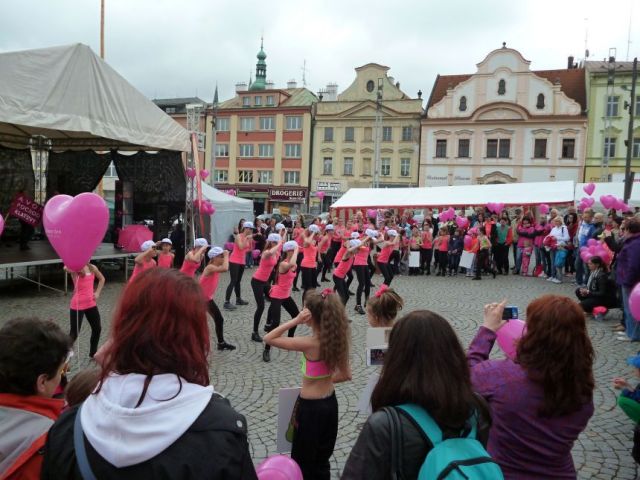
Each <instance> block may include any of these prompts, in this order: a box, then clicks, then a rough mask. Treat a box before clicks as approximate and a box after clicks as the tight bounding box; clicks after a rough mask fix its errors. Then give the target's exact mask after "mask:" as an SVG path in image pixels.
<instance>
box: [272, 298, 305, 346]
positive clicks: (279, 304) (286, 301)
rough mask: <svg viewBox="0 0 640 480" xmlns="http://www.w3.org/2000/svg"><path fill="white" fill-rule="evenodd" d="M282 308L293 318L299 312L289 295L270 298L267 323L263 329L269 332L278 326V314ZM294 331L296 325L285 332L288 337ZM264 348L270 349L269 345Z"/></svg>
mask: <svg viewBox="0 0 640 480" xmlns="http://www.w3.org/2000/svg"><path fill="white" fill-rule="evenodd" d="M282 308H284V309H285V310H286V311H287V313H288V314H289V315H291V318H295V317H297V316H298V314H299V313H300V310H298V306H297V305H296V302H294V301H293V299H292V298H291V297H287V298H272V299H271V305H269V311H268V312H267V325H266V328H265V330H267V331H268V332H270V331H271V330H273V329H274V328H277V327H278V326H280V314H281V313H282ZM295 333H296V327H293V328H292V329H291V330H289V333H288V334H287V336H288V337H293V335H294V334H295ZM264 349H265V350H271V345H265V347H264Z"/></svg>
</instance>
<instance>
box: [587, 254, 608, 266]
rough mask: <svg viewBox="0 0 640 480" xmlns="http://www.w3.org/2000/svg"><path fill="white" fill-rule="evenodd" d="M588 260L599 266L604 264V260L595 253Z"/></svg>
mask: <svg viewBox="0 0 640 480" xmlns="http://www.w3.org/2000/svg"><path fill="white" fill-rule="evenodd" d="M589 261H590V262H591V263H593V264H594V265H597V266H599V267H602V266H604V262H603V261H602V258H600V257H598V256H597V255H594V256H593V257H591V258H590V259H589Z"/></svg>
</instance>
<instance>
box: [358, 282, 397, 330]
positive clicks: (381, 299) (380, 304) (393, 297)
mask: <svg viewBox="0 0 640 480" xmlns="http://www.w3.org/2000/svg"><path fill="white" fill-rule="evenodd" d="M402 307H404V302H403V300H402V297H401V296H400V295H398V293H397V292H396V291H395V290H394V289H393V288H388V289H386V290H385V291H383V292H381V293H380V295H378V294H375V295H374V296H373V297H372V298H370V299H369V300H367V310H369V311H370V312H371V314H372V315H373V316H374V317H376V318H377V319H378V320H379V321H380V323H381V324H382V326H383V327H390V326H391V325H392V324H393V321H394V320H395V319H396V316H397V315H398V311H399V310H402Z"/></svg>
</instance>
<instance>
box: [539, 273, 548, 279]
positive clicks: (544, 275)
mask: <svg viewBox="0 0 640 480" xmlns="http://www.w3.org/2000/svg"><path fill="white" fill-rule="evenodd" d="M538 278H548V277H547V274H546V273H544V272H542V273H541V274H540V275H538Z"/></svg>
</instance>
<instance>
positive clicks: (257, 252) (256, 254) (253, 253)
mask: <svg viewBox="0 0 640 480" xmlns="http://www.w3.org/2000/svg"><path fill="white" fill-rule="evenodd" d="M260 253H261V252H260V250H258V249H257V248H256V249H255V250H254V251H253V252H251V256H252V257H253V258H254V259H256V258H258V257H259V256H260Z"/></svg>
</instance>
